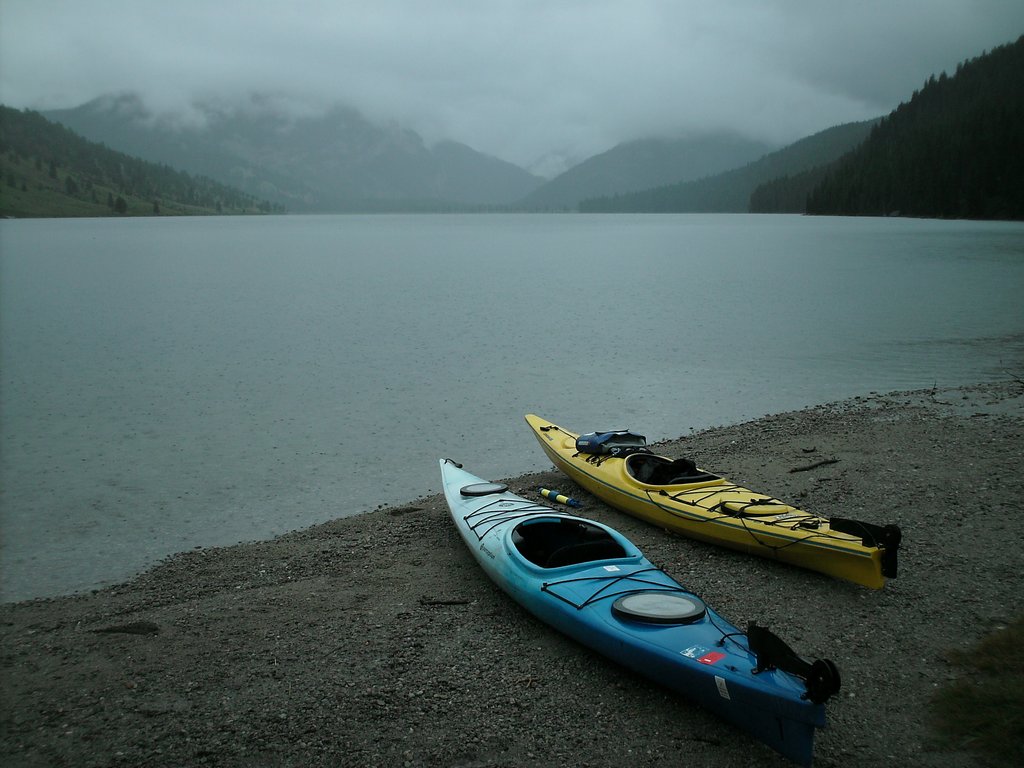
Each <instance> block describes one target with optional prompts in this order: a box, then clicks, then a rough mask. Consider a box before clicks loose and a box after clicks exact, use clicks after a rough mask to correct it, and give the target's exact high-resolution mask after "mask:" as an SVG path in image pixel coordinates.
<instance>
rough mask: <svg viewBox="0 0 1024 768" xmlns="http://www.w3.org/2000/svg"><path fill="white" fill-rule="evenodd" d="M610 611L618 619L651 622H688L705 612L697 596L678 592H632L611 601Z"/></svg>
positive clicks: (695, 619)
mask: <svg viewBox="0 0 1024 768" xmlns="http://www.w3.org/2000/svg"><path fill="white" fill-rule="evenodd" d="M612 612H613V613H614V614H615V615H616V616H618V617H619V618H620V619H632V620H633V621H646V622H649V623H651V624H689V623H690V622H691V621H697V619H699V618H701V617H702V616H703V615H704V614H705V613H707V608H705V607H704V603H702V602H701V601H700V600H699V599H698V598H696V597H694V596H693V595H681V594H679V593H678V592H634V593H633V594H631V595H623V596H622V597H620V598H619V599H618V600H616V601H615V602H614V603H612Z"/></svg>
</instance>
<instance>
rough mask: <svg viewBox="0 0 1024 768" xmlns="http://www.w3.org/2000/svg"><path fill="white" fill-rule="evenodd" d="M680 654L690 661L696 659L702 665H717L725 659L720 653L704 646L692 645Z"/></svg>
mask: <svg viewBox="0 0 1024 768" xmlns="http://www.w3.org/2000/svg"><path fill="white" fill-rule="evenodd" d="M680 653H681V654H682V655H683V656H685V657H686V658H688V659H696V660H697V661H699V662H700V663H701V664H717V663H718V662H720V661H721V660H722V659H724V658H725V654H724V653H721V652H720V651H712V650H709V649H707V648H705V647H704V646H702V645H692V646H690V647H689V648H687V649H686V650H685V651H680Z"/></svg>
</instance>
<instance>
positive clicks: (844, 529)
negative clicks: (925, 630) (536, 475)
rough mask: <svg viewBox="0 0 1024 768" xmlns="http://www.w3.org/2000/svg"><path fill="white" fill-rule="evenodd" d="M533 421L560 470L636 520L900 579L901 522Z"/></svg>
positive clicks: (829, 569)
mask: <svg viewBox="0 0 1024 768" xmlns="http://www.w3.org/2000/svg"><path fill="white" fill-rule="evenodd" d="M526 421H527V423H528V424H529V425H530V427H531V429H532V430H533V433H534V436H535V437H536V439H537V441H538V442H539V443H540V445H541V447H542V448H543V450H544V452H545V453H546V454H547V456H548V458H549V459H550V460H551V462H552V463H553V464H554V465H555V467H556V468H558V469H559V470H561V471H562V472H564V473H565V474H566V475H568V476H569V478H570V479H572V480H574V481H575V482H576V483H577V484H578V485H580V486H581V487H583V488H585V489H586V490H588V491H590V493H592V494H594V495H595V496H597V497H598V498H600V499H601V500H603V501H605V502H606V503H608V504H610V505H611V506H613V507H616V508H618V509H620V510H622V511H624V512H627V513H628V514H631V515H634V516H635V517H638V518H641V519H643V520H646V521H647V522H650V523H653V524H655V525H658V526H660V527H662V528H665V529H666V530H669V531H672V532H674V533H679V534H681V535H684V536H688V537H690V538H694V539H698V540H701V541H705V542H709V543H713V544H719V545H721V546H725V547H729V548H732V549H737V550H740V551H744V552H748V553H751V554H757V555H761V556H765V557H770V558H773V559H778V560H782V561H784V562H788V563H791V564H793V565H798V566H801V567H804V568H810V569H812V570H817V571H821V572H822V573H827V574H829V575H832V576H836V577H838V578H842V579H846V580H849V581H853V582H856V583H858V584H863V585H864V586H868V587H872V588H876V589H877V588H881V587H882V586H884V584H885V581H886V579H890V578H895V577H896V574H897V553H898V550H899V545H900V540H901V534H900V530H899V528H898V527H897V526H895V525H887V526H879V525H874V524H871V523H863V522H860V521H856V520H849V519H846V518H832V519H829V518H827V517H824V516H822V515H817V514H813V513H810V512H807V511H805V510H801V509H798V508H796V507H794V506H792V505H789V504H786V503H785V502H783V501H781V500H779V499H776V498H774V497H772V496H769V495H767V494H763V493H757V492H755V491H751V490H750V489H748V488H744V487H743V486H741V485H739V484H738V483H735V482H732V481H731V480H728V479H726V478H724V477H721V476H719V475H716V474H713V473H711V472H708V471H706V470H704V469H701V468H699V467H698V466H697V465H696V463H695V462H693V461H691V460H689V459H670V458H668V457H665V456H659V455H657V454H654V453H652V452H651V451H650V450H649V449H648V448H647V447H646V445H638V444H630V445H628V446H625V447H623V448H622V450H620V451H618V453H615V452H613V451H614V450H615V449H614V448H612V449H611V450H608V451H606V452H604V453H588V452H587V451H588V450H589V448H588V446H586V445H584V446H582V447H581V439H580V438H579V437H578V436H577V435H576V434H575V433H573V432H570V431H568V430H566V429H564V428H562V427H560V426H558V425H557V424H553V423H551V422H550V421H547V420H545V419H542V418H540V417H539V416H536V415H533V414H529V415H527V417H526ZM596 434H599V435H601V434H608V433H596ZM629 434H630V435H633V433H629ZM635 442H636V441H634V443H635Z"/></svg>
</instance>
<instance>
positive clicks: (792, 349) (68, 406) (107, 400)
mask: <svg viewBox="0 0 1024 768" xmlns="http://www.w3.org/2000/svg"><path fill="white" fill-rule="evenodd" d="M1022 289H1024V224H1019V223H999V222H988V223H979V222H943V221H920V220H905V219H837V218H808V217H798V216H731V215H717V216H696V215H679V216H672V215H669V216H593V217H591V216H579V215H564V216H559V215H547V216H544V215H538V216H531V215H522V216H520V215H494V216H489V215H477V216H463V215H453V216H317V217H303V216H288V217H273V218H270V217H268V218H188V219H172V218H166V219H159V218H158V219H125V220H110V219H95V220H56V221H3V222H0V369H2V379H0V385H2V389H0V429H2V444H0V471H2V474H0V481H2V490H0V493H2V495H0V526H2V527H0V534H2V543H0V578H2V592H0V598H2V599H3V600H14V599H24V598H29V597H35V596H48V595H56V594H61V593H66V592H71V591H76V590H82V589H88V588H92V587H95V586H100V585H104V584H109V583H112V582H116V581H120V580H123V579H125V578H127V577H129V576H131V575H132V574H134V573H136V572H137V571H139V570H140V569H143V568H145V567H147V566H148V565H151V564H152V563H154V562H156V561H157V560H159V559H161V558H163V557H165V556H167V555H169V554H171V553H174V552H178V551H182V550H186V549H190V548H193V547H196V546H209V545H220V544H232V543H235V542H238V541H248V540H255V539H263V538H268V537H272V536H274V535H276V534H279V533H282V532H285V531H288V530H292V529H296V528H303V527H306V526H309V525H311V524H314V523H317V522H322V521H325V520H329V519H332V518H335V517H339V516H346V515H352V514H357V513H359V512H363V511H367V510H371V509H374V508H376V507H377V506H379V505H382V504H391V503H400V502H404V501H411V500H413V499H415V498H417V497H420V496H423V495H426V494H429V493H433V492H436V491H437V490H438V489H439V487H440V484H439V476H438V471H437V459H438V458H439V457H443V456H451V457H453V458H456V459H457V460H459V461H462V462H464V463H465V464H466V466H467V467H468V468H469V469H470V470H471V471H473V472H475V473H476V474H479V475H482V476H484V477H492V478H498V477H507V476H510V475H514V474H519V473H522V472H526V471H531V470H537V469H541V468H544V467H546V466H547V463H546V462H545V461H544V460H543V457H542V454H541V453H540V451H539V449H538V448H537V447H536V445H535V443H534V439H533V437H532V436H531V435H530V433H529V431H528V430H527V428H526V426H525V423H524V422H523V414H525V413H527V412H530V411H533V412H537V413H540V414H542V415H544V416H547V417H549V418H551V419H553V420H555V421H557V422H559V423H562V424H564V425H565V426H567V427H569V428H573V429H577V430H579V431H590V430H595V429H612V428H627V427H628V428H632V429H634V430H636V431H639V432H641V433H643V434H646V435H647V436H648V438H649V439H651V440H655V439H662V438H671V437H678V436H679V435H683V434H687V433H688V432H689V431H690V430H691V429H700V428H703V427H707V426H711V425H716V424H725V423H734V422H737V421H741V420H746V419H750V418H756V417H758V416H761V415H764V414H766V413H770V412H778V411H781V410H789V409H794V408H799V407H802V406H806V405H811V404H816V403H821V402H828V401H832V400H836V399H840V398H844V397H847V396H851V395H858V394H866V393H868V392H870V391H888V390H894V389H911V388H922V387H931V386H933V385H936V384H937V385H939V386H946V385H957V384H963V383H973V382H977V381H984V380H987V379H992V378H1005V377H1006V374H1005V371H1006V370H1011V371H1014V372H1015V373H1016V374H1018V375H1019V374H1020V373H1021V372H1022V371H1024V301H1022V299H1021V295H1022Z"/></svg>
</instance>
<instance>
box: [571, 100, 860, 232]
mask: <svg viewBox="0 0 1024 768" xmlns="http://www.w3.org/2000/svg"><path fill="white" fill-rule="evenodd" d="M877 123H878V120H877V119H875V120H865V121H863V122H859V123H847V124H845V125H840V126H836V127H834V128H829V129H827V130H824V131H821V132H820V133H816V134H814V135H813V136H808V137H807V138H805V139H801V140H800V141H797V142H795V143H794V144H791V145H789V146H788V147H784V148H783V149H780V150H778V151H776V152H772V153H770V154H768V155H765V156H764V157H761V158H760V159H758V160H756V161H754V162H752V163H748V164H747V165H744V166H742V167H739V168H734V169H733V170H729V171H726V172H725V173H720V174H718V175H715V176H709V177H707V178H702V179H698V180H695V181H689V182H684V183H681V184H671V185H665V186H662V187H656V188H653V189H646V190H643V191H640V192H635V193H632V194H625V195H614V196H605V197H600V198H591V199H587V200H583V201H582V202H581V203H580V210H581V211H584V212H588V213H607V212H634V213H637V212H650V213H668V212H673V213H746V212H747V211H748V210H749V209H750V198H751V195H752V194H753V192H754V190H755V189H757V188H758V187H759V186H760V185H762V184H764V183H766V182H769V181H772V180H774V179H777V178H779V177H783V176H787V175H794V174H800V173H803V172H804V171H809V170H811V169H813V168H817V167H820V166H826V165H828V164H829V163H832V162H834V161H836V160H838V159H839V158H840V157H842V156H843V155H845V154H846V153H847V152H849V151H850V150H852V149H853V148H855V147H856V146H858V145H859V144H860V143H861V142H863V141H864V140H865V139H866V138H867V137H868V134H869V133H870V132H871V129H872V127H874V126H875V125H876V124H877Z"/></svg>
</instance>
